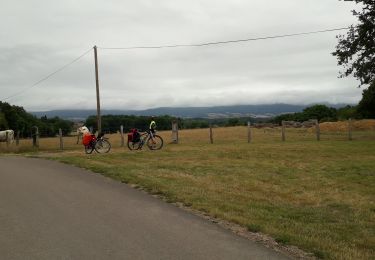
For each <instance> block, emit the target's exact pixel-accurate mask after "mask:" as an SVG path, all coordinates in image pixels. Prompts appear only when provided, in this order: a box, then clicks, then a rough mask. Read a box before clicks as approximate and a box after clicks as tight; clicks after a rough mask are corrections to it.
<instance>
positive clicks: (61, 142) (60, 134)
mask: <svg viewBox="0 0 375 260" xmlns="http://www.w3.org/2000/svg"><path fill="white" fill-rule="evenodd" d="M59 137H60V150H64V143H63V136H62V130H61V128H59Z"/></svg>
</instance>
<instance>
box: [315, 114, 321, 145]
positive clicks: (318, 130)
mask: <svg viewBox="0 0 375 260" xmlns="http://www.w3.org/2000/svg"><path fill="white" fill-rule="evenodd" d="M315 129H316V140H317V141H320V127H319V121H318V119H316V120H315Z"/></svg>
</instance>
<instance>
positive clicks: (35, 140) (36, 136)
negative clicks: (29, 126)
mask: <svg viewBox="0 0 375 260" xmlns="http://www.w3.org/2000/svg"><path fill="white" fill-rule="evenodd" d="M33 129H35V132H34V133H33V134H32V136H33V146H34V147H38V148H39V129H38V127H37V126H33Z"/></svg>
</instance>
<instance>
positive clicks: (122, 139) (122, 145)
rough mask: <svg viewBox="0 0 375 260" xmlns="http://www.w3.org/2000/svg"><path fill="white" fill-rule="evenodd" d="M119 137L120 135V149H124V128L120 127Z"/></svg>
mask: <svg viewBox="0 0 375 260" xmlns="http://www.w3.org/2000/svg"><path fill="white" fill-rule="evenodd" d="M120 135H121V147H124V145H125V140H124V126H123V125H121V126H120Z"/></svg>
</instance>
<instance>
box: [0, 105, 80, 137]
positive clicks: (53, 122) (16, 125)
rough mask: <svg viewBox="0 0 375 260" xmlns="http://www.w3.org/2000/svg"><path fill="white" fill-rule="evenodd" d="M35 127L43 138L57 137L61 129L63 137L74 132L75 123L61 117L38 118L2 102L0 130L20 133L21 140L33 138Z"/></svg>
mask: <svg viewBox="0 0 375 260" xmlns="http://www.w3.org/2000/svg"><path fill="white" fill-rule="evenodd" d="M34 126H36V127H38V131H39V135H40V136H41V137H51V136H56V135H57V134H58V133H59V129H60V128H61V130H62V133H63V135H68V134H70V133H71V132H72V129H73V122H71V121H69V120H64V119H61V118H59V117H53V118H47V117H46V116H42V117H41V118H37V117H35V116H33V115H32V114H30V113H28V112H26V110H25V109H24V108H23V107H19V106H15V105H10V104H8V103H7V102H1V101H0V130H6V129H13V130H14V131H19V133H20V137H21V138H26V137H31V136H32V135H33V134H35V133H34Z"/></svg>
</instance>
